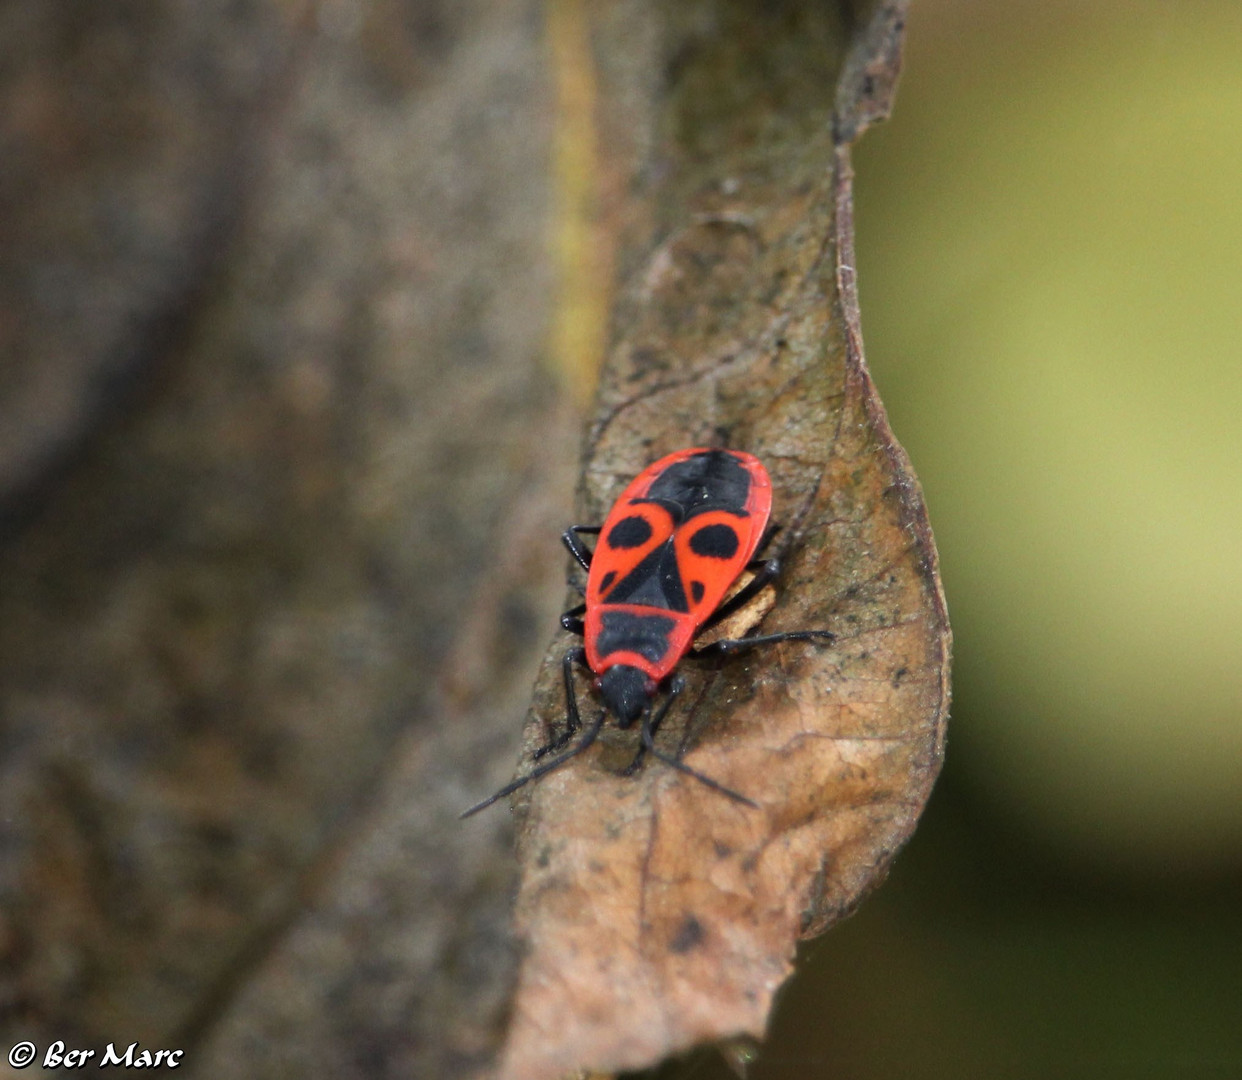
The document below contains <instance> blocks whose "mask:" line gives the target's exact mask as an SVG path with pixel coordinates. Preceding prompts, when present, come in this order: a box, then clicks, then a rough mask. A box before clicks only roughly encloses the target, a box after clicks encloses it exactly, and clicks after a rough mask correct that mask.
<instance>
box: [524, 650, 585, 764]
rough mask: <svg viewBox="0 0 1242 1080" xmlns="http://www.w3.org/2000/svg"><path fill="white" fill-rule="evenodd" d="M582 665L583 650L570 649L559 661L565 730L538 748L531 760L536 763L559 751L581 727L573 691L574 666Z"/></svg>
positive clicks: (575, 695) (576, 699)
mask: <svg viewBox="0 0 1242 1080" xmlns="http://www.w3.org/2000/svg"><path fill="white" fill-rule="evenodd" d="M584 663H586V652H585V650H583V649H570V650H569V651H568V652H567V653H566V654H565V656H564V659H562V660H561V676H562V678H563V679H564V680H565V730H564V731H563V732H561V734H559V735H557V736H554V737H553V739H552V741H551V742H549V743H548V744H547V745H546V746H541V747H539V749H538V750H536V751H535V753H534V755H533V757H532V760H534V761H538V760H539V759H540V758H541V757H547V756H548V754H550V753H552V752H553V751H554V750H559V749H560V748H561V747H562V746H564V745H565V744H566V743H567V742H569V740H570V739H572V738H573V737H574V734H575V733H576V732H577V731H578V729H579V728H580V727H581V726H582V717H581V716H580V715H579V713H578V694H577V693H576V692H575V690H574V665H575V664H584Z"/></svg>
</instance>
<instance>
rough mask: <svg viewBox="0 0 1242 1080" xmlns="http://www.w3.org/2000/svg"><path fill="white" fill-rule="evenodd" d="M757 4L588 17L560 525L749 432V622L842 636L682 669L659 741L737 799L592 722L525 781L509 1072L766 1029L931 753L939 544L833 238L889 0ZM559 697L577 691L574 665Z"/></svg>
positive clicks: (651, 7)
mask: <svg viewBox="0 0 1242 1080" xmlns="http://www.w3.org/2000/svg"><path fill="white" fill-rule="evenodd" d="M762 7H763V6H761V5H749V4H743V3H741V2H740V0H739V2H729V0H718V2H711V0H701V2H695V3H684V4H659V3H654V2H653V3H641V2H633V3H621V4H616V3H613V4H609V5H603V4H600V5H597V6H596V8H595V9H594V14H593V18H594V20H595V22H594V37H593V40H594V42H595V49H596V50H597V63H598V67H599V80H600V94H599V98H600V101H601V106H600V109H601V114H600V117H599V120H598V123H599V126H600V128H601V130H605V131H608V132H610V133H615V137H613V138H609V139H606V140H601V143H602V144H603V145H606V146H607V147H608V149H607V150H606V151H605V152H604V153H605V157H604V159H603V160H602V161H601V162H600V173H601V176H602V178H603V180H602V181H601V182H602V183H603V184H604V185H605V188H606V189H607V190H611V191H614V192H624V193H625V194H624V195H619V196H617V198H616V200H615V201H614V204H613V205H612V206H611V208H610V212H611V213H612V214H613V215H614V220H615V222H616V227H617V230H618V233H619V235H620V242H619V244H618V257H617V263H618V266H619V268H620V272H621V278H620V280H619V282H618V294H617V298H616V303H615V307H614V333H613V342H612V345H611V350H610V354H609V357H608V361H607V364H606V367H605V371H604V374H603V385H602V387H601V390H600V397H599V412H598V415H597V419H596V422H595V424H594V426H593V429H592V431H591V434H590V438H589V442H588V447H587V455H586V472H585V480H584V484H583V489H582V493H581V503H582V505H581V510H582V511H583V515H582V518H581V520H583V521H597V520H600V519H602V517H603V515H604V513H605V512H606V510H607V508H608V506H609V504H610V502H611V500H612V499H613V498H615V497H616V495H617V494H618V493H619V492H620V491H621V489H622V488H623V486H624V485H625V484H626V483H627V482H628V481H629V479H630V478H632V477H633V476H634V475H635V474H636V473H637V472H638V471H639V470H640V469H641V468H642V467H644V466H645V465H646V464H648V463H649V462H650V461H653V460H655V459H656V458H657V457H659V456H660V455H662V454H665V453H667V452H670V451H672V450H675V449H678V448H680V447H683V446H691V445H727V446H731V447H737V448H739V449H745V450H748V451H750V452H752V453H755V454H757V455H758V456H759V457H760V458H761V459H762V460H763V461H764V463H765V464H766V465H767V467H768V469H769V471H770V473H771V475H772V479H773V484H774V490H775V503H774V509H773V520H774V521H777V522H779V523H781V525H782V526H783V530H782V532H781V533H780V535H779V537H778V541H777V544H776V547H777V548H778V550H779V554H781V556H782V558H783V561H784V572H783V574H782V577H781V580H780V582H779V585H778V594H779V598H778V602H777V603H776V605H775V607H774V608H773V609H772V610H771V611H770V613H768V614H767V615H766V617H764V619H763V622H762V628H763V631H764V632H765V633H771V632H776V631H780V630H787V629H799V628H826V629H828V630H831V631H832V632H833V633H834V634H835V635H836V640H835V641H834V642H833V643H832V644H831V645H827V646H825V645H821V644H816V643H806V642H787V643H784V644H781V645H778V646H775V647H773V648H771V649H770V650H756V651H755V652H754V653H750V654H746V655H744V656H741V657H737V658H735V659H733V660H730V661H727V662H721V663H712V664H706V665H700V666H697V667H696V666H695V665H694V664H690V663H687V664H686V665H685V667H684V668H683V671H684V673H685V674H686V676H687V679H688V684H689V685H688V691H687V692H686V693H685V694H684V695H683V697H682V699H681V701H679V703H678V706H677V708H675V709H674V710H673V712H672V713H671V714H670V716H669V718H668V720H667V721H666V724H665V727H664V729H663V730H662V731H661V733H660V739H661V741H662V743H663V745H664V746H665V747H666V748H668V749H669V750H670V751H672V750H674V749H680V750H683V751H684V753H685V759H684V760H685V761H686V762H687V763H688V764H690V765H692V766H693V767H694V768H695V769H698V770H699V771H701V772H703V773H705V774H706V775H708V776H711V777H713V778H714V779H716V780H718V781H720V782H721V783H723V784H725V785H727V786H728V787H730V788H732V789H734V790H736V791H739V792H741V793H743V794H745V795H746V796H748V797H749V798H750V799H752V800H754V801H755V802H756V803H758V804H759V807H760V808H759V809H752V808H749V807H746V806H744V805H740V804H738V803H736V802H733V801H730V800H729V799H726V798H723V797H722V796H721V795H720V794H719V793H718V792H715V791H713V790H711V789H710V788H708V787H707V786H705V785H703V784H698V783H695V782H693V781H692V780H690V779H688V778H687V777H685V776H684V775H681V774H678V773H676V772H675V771H674V770H672V769H669V768H666V767H661V766H660V765H659V763H658V762H655V763H652V762H648V763H647V764H646V765H645V766H644V767H643V768H642V769H641V771H640V772H638V773H637V774H636V775H631V776H626V775H622V770H624V768H625V767H626V766H627V765H628V764H629V763H630V761H631V760H632V758H633V755H634V752H635V749H636V738H635V736H634V733H633V731H629V732H622V731H620V730H618V729H617V728H616V727H615V725H609V726H608V727H606V729H605V734H604V735H602V736H601V738H600V740H599V742H598V744H597V745H595V746H593V747H592V748H591V749H590V750H589V751H587V752H586V753H583V754H581V755H580V756H579V757H577V758H575V759H574V760H573V761H572V762H571V763H570V764H568V765H566V766H565V767H563V768H561V769H559V770H558V771H556V772H554V773H551V774H549V775H548V776H546V777H545V778H543V779H542V780H541V781H539V782H538V783H537V784H533V785H530V787H529V788H527V789H525V790H524V792H523V796H522V799H521V800H520V810H521V814H522V818H521V822H522V823H521V828H520V835H519V856H520V862H521V872H522V883H521V888H520V893H519V897H518V904H517V927H518V934H519V937H520V938H521V940H522V943H523V946H524V949H525V955H524V960H523V963H522V967H521V971H520V975H519V985H518V988H517V991H516V997H515V1003H514V1008H513V1018H512V1023H511V1028H510V1032H509V1037H508V1042H507V1046H506V1049H505V1052H504V1056H503V1059H502V1063H501V1075H502V1076H503V1077H505V1078H506V1080H544V1078H552V1077H558V1076H562V1075H565V1074H568V1073H571V1072H573V1071H574V1070H580V1069H587V1070H599V1071H604V1072H613V1071H616V1070H621V1069H633V1068H641V1067H644V1066H647V1065H650V1064H653V1063H655V1062H658V1061H659V1060H661V1059H662V1058H664V1057H666V1056H668V1055H669V1054H673V1053H677V1052H680V1051H683V1050H685V1049H687V1048H688V1047H691V1046H693V1045H695V1044H698V1043H703V1042H709V1041H719V1040H722V1039H726V1038H730V1037H735V1036H739V1035H751V1036H756V1037H760V1036H762V1034H763V1032H764V1030H765V1027H766V1024H767V1019H768V1014H769V1010H770V1008H771V1004H772V997H773V994H774V992H775V991H776V989H777V987H778V986H779V985H780V984H781V983H782V982H783V981H784V980H785V979H786V978H787V976H788V975H789V974H790V972H791V967H792V959H793V953H794V948H795V944H796V942H797V941H798V939H799V938H800V937H804V936H807V935H810V934H814V933H818V932H820V931H821V930H823V929H824V928H826V927H827V926H828V925H830V924H831V923H832V922H834V921H835V920H837V919H839V918H840V917H842V916H843V915H844V914H846V913H847V912H849V911H850V910H851V909H852V908H853V907H854V906H855V905H856V904H857V903H858V901H859V899H860V898H861V897H862V896H863V894H864V893H866V891H867V890H868V889H869V888H871V887H872V886H874V885H875V884H876V883H877V881H878V880H879V879H880V878H882V876H883V875H884V873H885V871H886V869H887V867H888V865H889V863H890V861H891V859H892V858H893V855H894V854H895V852H896V851H897V849H898V848H899V847H900V845H901V844H902V843H903V842H904V841H905V840H906V838H907V837H908V836H909V835H910V832H911V830H912V829H913V827H914V824H915V821H916V819H917V817H918V814H919V812H920V810H921V809H922V806H923V803H924V801H925V799H926V797H927V795H928V792H929V790H930V788H931V785H932V782H933V780H934V778H935V776H936V773H937V771H938V769H939V766H940V761H941V756H942V751H943V745H944V724H945V717H946V709H947V703H948V687H947V677H948V676H947V668H948V653H949V633H948V626H947V621H946V615H945V607H944V601H943V597H942V595H941V592H940V586H939V583H938V578H937V570H936V553H935V548H934V546H933V543H932V538H931V533H930V531H929V528H928V525H927V520H926V516H925V512H924V508H923V504H922V499H921V495H920V492H919V488H918V484H917V482H916V481H915V479H914V477H913V474H912V473H911V471H910V467H909V464H908V462H907V460H906V457H905V455H904V453H903V452H902V450H901V448H900V447H899V446H898V445H897V443H896V442H895V441H894V439H893V436H892V434H891V432H890V430H889V428H888V425H887V422H886V420H885V417H884V413H883V409H882V407H881V405H880V402H879V399H878V397H877V396H876V393H875V390H874V388H873V386H872V383H871V380H870V377H869V376H868V373H867V370H866V367H865V365H864V362H863V356H862V346H861V338H860V334H859V323H858V309H857V299H856V295H855V286H854V269H853V251H852V244H853V239H852V224H853V223H852V204H851V182H852V175H851V170H850V164H849V152H848V143H847V140H848V139H849V138H853V137H855V136H856V135H857V134H858V133H859V132H860V131H861V130H862V129H863V128H864V127H865V126H866V124H867V123H868V122H869V121H870V120H871V119H874V118H876V117H878V116H881V115H883V114H884V112H885V111H886V109H887V103H888V96H889V95H890V94H891V90H892V86H893V83H894V81H895V76H896V67H897V63H898V57H899V43H900V34H901V28H902V23H903V14H904V4H901V3H891V4H881V5H878V6H876V5H872V8H873V10H872V14H871V16H870V17H869V19H868V20H867V21H866V22H865V23H863V24H860V26H859V27H857V28H852V27H849V26H840V25H837V23H836V22H834V20H833V18H832V17H831V16H830V15H828V14H826V13H825V12H823V11H819V10H818V8H817V6H815V5H798V6H790V7H788V8H785V7H784V6H783V5H774V6H772V7H771V8H764V9H763V10H761V8H762ZM634 27H641V28H642V31H641V32H640V33H637V34H635V33H634ZM855 30H856V31H857V32H855ZM851 35H852V39H853V40H854V42H855V45H854V46H853V49H854V51H853V52H852V53H850V52H848V50H847V49H846V48H845V47H844V46H843V45H842V44H841V43H842V42H843V41H845V40H846V39H847V37H850V36H851ZM636 42H637V43H636ZM620 57H624V58H625V59H626V62H624V63H623V62H621V61H620V60H619V59H618V58H620ZM837 79H839V80H840V83H839V85H840V87H841V89H840V91H839V93H838V100H837V102H836V106H835V112H834V111H833V103H832V102H831V101H830V100H829V99H830V97H831V95H830V94H828V93H827V90H826V88H827V87H830V86H832V85H833V84H834V81H836V80H837ZM834 133H835V137H834ZM570 644H571V641H570V640H569V638H568V636H567V635H566V636H562V637H558V639H557V640H556V641H555V642H554V643H553V646H552V648H551V649H550V651H549V655H548V658H547V661H546V663H545V666H544V669H543V672H542V675H541V677H540V679H539V682H538V685H537V688H536V697H535V703H534V707H533V710H532V717H531V721H530V723H529V724H528V728H527V732H526V747H527V752H528V754H527V758H528V762H529V754H530V752H532V751H533V750H534V748H535V747H537V746H539V745H541V744H543V743H544V742H546V741H547V739H548V736H549V733H550V732H551V731H552V730H554V728H555V725H556V724H557V723H559V722H560V718H561V717H562V716H563V715H564V707H565V706H564V700H563V692H562V689H561V686H560V659H561V656H562V654H563V653H564V651H565V649H566V648H567V647H568V646H569V645H570ZM578 690H579V696H580V698H581V699H582V700H583V701H584V702H590V705H589V706H588V707H589V708H591V709H596V708H598V707H599V706H598V703H597V702H596V701H595V699H593V698H592V697H591V696H590V695H591V691H590V688H589V685H588V680H587V679H585V678H583V679H580V681H579V687H578ZM524 767H529V764H527V765H526V766H524Z"/></svg>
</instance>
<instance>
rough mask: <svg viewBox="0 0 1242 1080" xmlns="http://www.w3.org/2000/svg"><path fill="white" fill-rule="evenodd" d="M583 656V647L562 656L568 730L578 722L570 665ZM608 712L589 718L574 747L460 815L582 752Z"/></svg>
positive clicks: (484, 806) (474, 811)
mask: <svg viewBox="0 0 1242 1080" xmlns="http://www.w3.org/2000/svg"><path fill="white" fill-rule="evenodd" d="M585 659H586V654H585V653H584V652H583V650H582V649H570V650H569V652H567V653H566V654H565V659H564V661H563V670H564V672H565V688H566V692H567V694H568V695H569V696H568V698H567V701H566V709H567V712H568V719H569V726H570V729H571V734H572V732H573V731H577V730H578V728H579V727H580V726H581V723H580V720H579V716H578V699H577V697H576V696H575V695H574V692H573V681H572V680H573V666H574V664H576V663H579V662H581V661H583V660H585ZM607 715H608V713H607V712H606V711H605V710H603V709H601V710H600V713H599V716H597V717H596V718H595V719H594V720H593V721H592V722H591V726H590V727H588V728H587V729H586V733H585V734H584V735H583V736H582V738H581V739H580V740H579V742H578V745H577V746H575V747H573V749H571V750H566V751H565V753H563V754H561V755H560V756H559V757H554V758H553V759H552V760H551V761H545V762H544V763H543V764H542V765H540V766H538V767H537V768H534V769H531V771H530V772H528V773H527V774H526V775H525V776H519V777H518V778H517V779H516V780H513V781H511V782H510V783H508V784H506V785H505V786H504V787H502V788H501V789H500V790H499V791H498V792H496V794H494V795H490V796H488V797H487V798H486V799H484V800H483V801H482V802H480V803H475V804H474V806H472V807H470V809H469V810H467V811H466V812H465V813H463V814H462V815H461V816H462V817H463V818H468V817H470V816H471V814H477V813H478V812H479V811H480V810H486V809H487V808H488V807H489V806H491V805H492V803H494V802H496V801H497V800H498V799H503V798H504V797H505V796H506V795H512V794H513V793H514V792H515V791H517V789H518V788H520V787H525V786H526V785H527V784H529V783H530V782H531V781H532V780H538V779H539V777H541V776H546V775H547V774H548V773H550V772H551V771H552V770H553V769H559V768H560V767H561V766H562V765H564V764H565V762H567V761H569V760H570V759H571V758H574V757H577V756H578V755H579V754H581V753H582V751H583V750H585V749H586V748H587V747H588V746H590V745H591V743H593V742H594V741H595V739H596V738H597V737H598V735H599V731H600V728H601V727H603V726H604V718H605V717H606V716H607ZM569 738H570V735H566V736H565V739H564V740H563V742H568V741H569ZM562 745H563V743H562ZM548 749H551V747H545V748H544V750H545V751H546V750H548ZM536 756H538V755H536Z"/></svg>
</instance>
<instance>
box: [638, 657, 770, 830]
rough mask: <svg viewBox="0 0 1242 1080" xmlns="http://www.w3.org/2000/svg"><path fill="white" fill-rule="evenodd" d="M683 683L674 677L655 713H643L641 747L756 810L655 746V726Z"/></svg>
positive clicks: (732, 791) (746, 801) (672, 766)
mask: <svg viewBox="0 0 1242 1080" xmlns="http://www.w3.org/2000/svg"><path fill="white" fill-rule="evenodd" d="M685 685H686V684H685V680H684V679H682V678H681V677H680V676H678V677H677V678H676V679H674V681H673V685H672V686H671V687H670V688H669V693H668V697H666V698H665V699H664V701H663V703H661V705H660V708H659V710H658V711H657V712H656V714H655V715H654V716H652V714H651V712H650V710H648V711H647V712H646V713H644V714H643V725H642V740H643V749H645V750H646V751H647V753H649V754H650V755H651V756H652V757H653V758H656V759H657V760H659V761H662V762H664V764H665V765H667V766H669V768H672V769H676V770H677V771H678V772H682V773H685V774H686V775H687V776H693V777H694V778H695V779H696V780H697V781H698V782H699V783H700V784H706V785H707V786H708V787H709V788H711V789H712V790H713V791H718V792H720V794H721V795H727V796H728V797H729V798H730V799H732V800H733V801H734V802H740V803H742V804H743V805H744V806H751V807H754V809H756V810H758V809H760V806H759V804H758V803H757V802H755V801H754V800H753V799H748V798H746V796H745V795H742V794H740V793H739V792H736V791H734V790H733V789H732V788H727V787H725V786H724V784H722V783H720V782H719V781H718V780H713V779H712V778H711V777H710V776H705V775H703V773H701V772H699V771H698V769H692V768H690V766H689V765H687V764H686V763H685V762H684V761H678V760H677V758H675V757H673V756H672V755H671V754H666V753H664V751H662V750H659V749H657V748H656V744H655V731H656V728H658V727H659V726H660V723H661V721H662V720H663V719H664V716H665V714H666V713H667V712H668V710H669V708H670V707H671V706H672V704H673V702H674V701H676V700H677V695H678V694H680V693H681V692H682V690H683V689H684V688H685ZM635 764H637V761H635Z"/></svg>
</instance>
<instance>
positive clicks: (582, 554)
mask: <svg viewBox="0 0 1242 1080" xmlns="http://www.w3.org/2000/svg"><path fill="white" fill-rule="evenodd" d="M601 527H602V526H599V525H571V526H570V527H569V528H568V529H566V530H565V531H564V532H563V533H561V543H562V544H564V545H565V546H566V547H567V548H569V554H571V555H572V556H573V557H574V558H575V559H576V560H577V562H578V565H579V566H581V567H582V569H583V570H586V571H588V572H589V571H590V569H591V556H592V555H593V554H595V553H594V552H593V551H591V550H590V549H589V548H588V547H587V546H586V544H584V543H583V542H582V541H581V540H580V539H579V534H580V533H581V534H583V535H586V536H594V535H598V534H599V530H600V528H601Z"/></svg>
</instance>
